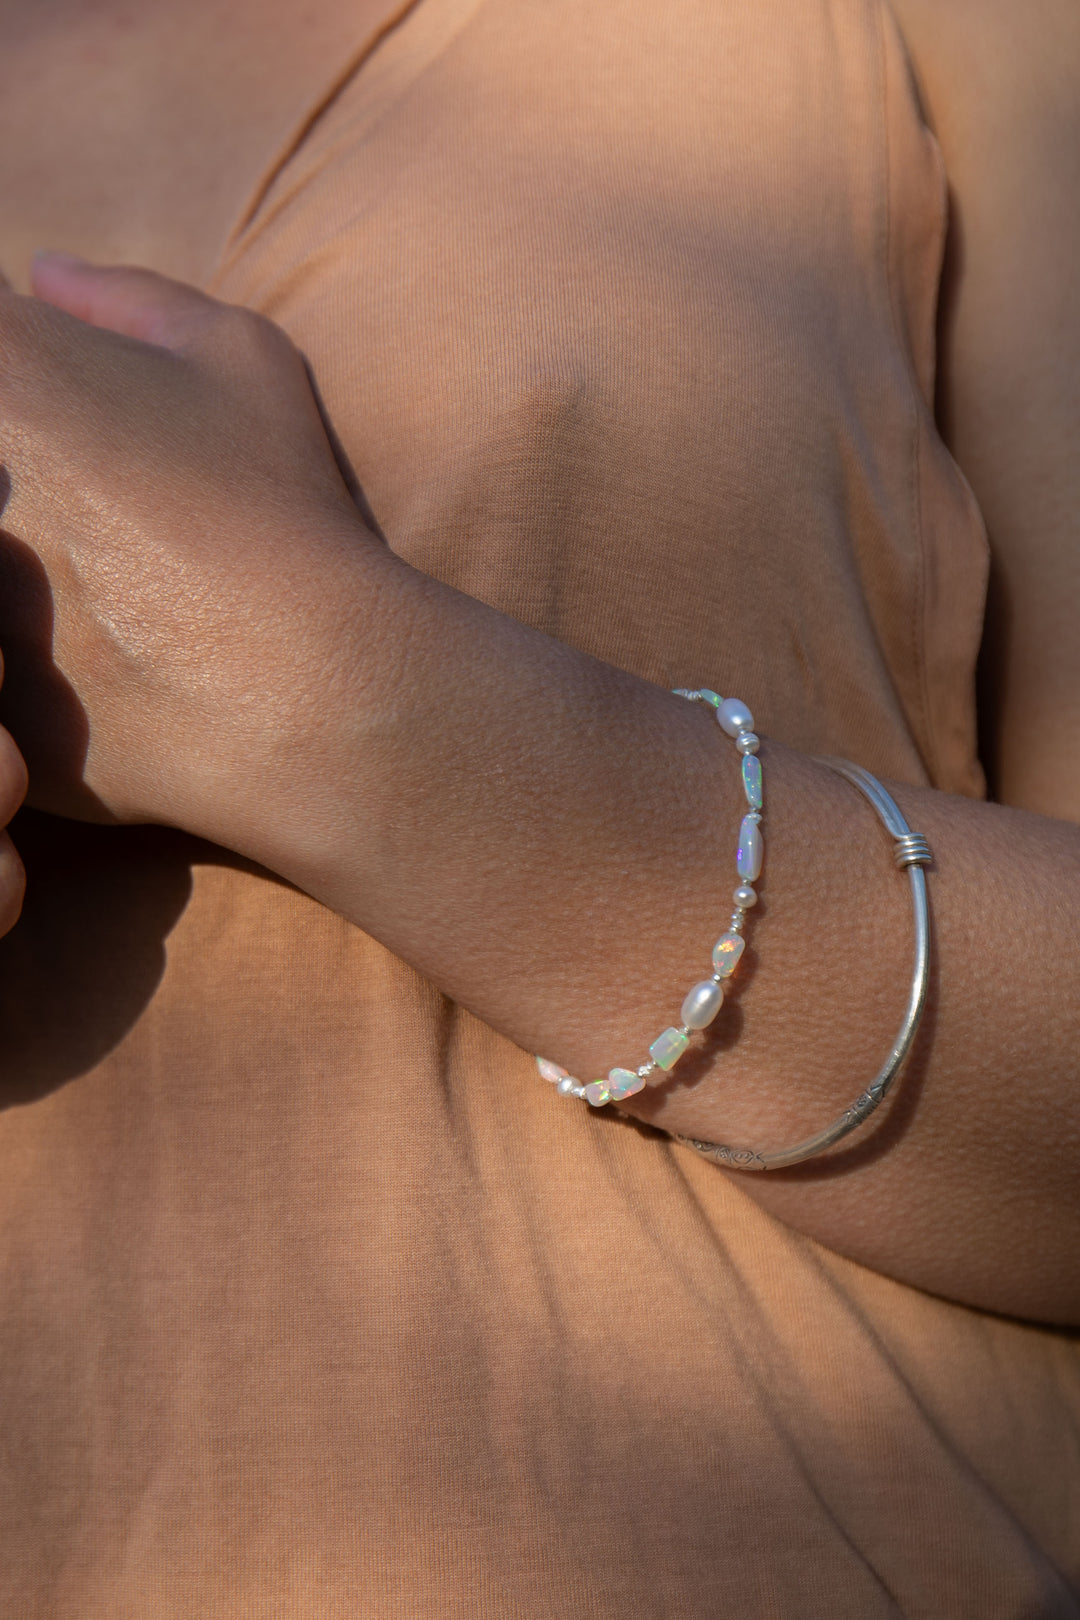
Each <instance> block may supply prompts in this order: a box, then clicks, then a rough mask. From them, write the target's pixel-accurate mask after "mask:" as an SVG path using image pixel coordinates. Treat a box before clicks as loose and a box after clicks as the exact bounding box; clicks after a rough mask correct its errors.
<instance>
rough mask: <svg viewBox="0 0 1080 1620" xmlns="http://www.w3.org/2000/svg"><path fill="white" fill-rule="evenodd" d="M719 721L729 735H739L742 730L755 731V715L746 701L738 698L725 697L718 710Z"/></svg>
mask: <svg viewBox="0 0 1080 1620" xmlns="http://www.w3.org/2000/svg"><path fill="white" fill-rule="evenodd" d="M716 719H717V723H718V724H719V725H721V726H722V727H723V728H724V730H725V731H726V732H727V734H728V736H729V737H737V736H738V734H739V732H740V731H753V729H754V717H753V715H752V714H751V713H750V710H749V709H748V708H747V707H746V704H745V703H740V702H739V700H738V698H725V699H724V701H723V703H721V705H720V707H719V708H718V709H717V711H716Z"/></svg>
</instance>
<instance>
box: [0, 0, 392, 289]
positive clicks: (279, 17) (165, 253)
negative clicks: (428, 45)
mask: <svg viewBox="0 0 1080 1620" xmlns="http://www.w3.org/2000/svg"><path fill="white" fill-rule="evenodd" d="M396 9H397V8H396V7H394V6H393V5H391V4H390V3H389V0H351V3H350V4H348V5H343V4H342V3H341V0H230V3H229V4H228V5H221V4H220V0H184V4H183V5H180V4H177V3H176V0H0V40H2V42H3V48H2V50H0V199H2V203H3V206H2V207H0V267H2V268H3V270H4V272H5V274H6V275H7V276H8V277H9V279H11V280H12V281H13V283H14V284H15V285H16V286H17V287H18V288H19V289H20V290H26V288H27V276H28V267H29V261H30V258H31V256H32V254H33V253H34V251H35V250H36V249H38V248H46V247H48V248H62V249H64V250H66V251H68V252H74V253H81V254H83V255H85V256H86V257H89V258H93V259H97V260H101V261H113V262H128V263H141V264H146V265H150V266H152V267H153V268H155V269H158V270H161V271H164V272H165V273H167V274H170V275H173V276H176V277H179V278H181V279H184V280H188V281H194V282H200V281H202V280H204V279H205V278H206V277H207V275H208V274H209V273H210V272H211V271H212V270H213V268H214V266H215V264H216V262H217V259H218V256H219V254H220V251H221V249H222V246H223V245H224V243H225V241H226V239H227V237H228V234H229V231H230V229H231V227H232V226H233V224H234V223H235V221H236V219H237V216H238V214H239V213H240V212H241V210H242V209H243V207H244V205H245V203H246V202H247V200H248V198H249V197H250V196H251V193H252V190H253V188H254V187H255V186H256V185H257V183H258V181H259V178H260V176H261V175H262V174H263V173H264V172H265V170H266V167H267V165H268V164H269V163H270V162H272V161H273V159H274V157H275V155H276V154H277V153H278V152H279V151H280V150H281V148H282V147H283V145H284V144H285V143H286V142H287V141H288V140H289V138H290V136H291V135H292V133H293V132H294V131H295V129H296V128H297V126H298V124H299V123H300V121H301V120H302V119H303V117H304V116H305V114H306V113H307V111H308V110H309V109H310V107H311V106H312V105H313V104H315V103H316V102H317V101H318V99H319V98H320V96H322V95H323V94H324V93H325V92H326V90H327V89H328V88H330V87H331V86H332V85H333V84H334V82H335V80H336V79H337V78H338V76H339V75H340V74H341V72H342V71H343V70H345V69H346V68H347V66H348V64H349V62H350V60H352V58H353V57H354V56H355V54H356V52H357V51H358V50H359V49H360V48H361V47H362V46H363V44H364V42H365V41H366V40H367V39H368V38H369V37H370V35H371V33H372V31H373V30H374V29H375V28H377V27H378V25H379V24H380V23H381V22H382V21H384V20H385V19H386V18H387V17H388V16H391V15H392V14H393V12H394V11H395V10H396Z"/></svg>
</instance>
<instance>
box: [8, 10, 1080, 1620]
mask: <svg viewBox="0 0 1080 1620" xmlns="http://www.w3.org/2000/svg"><path fill="white" fill-rule="evenodd" d="M946 219H947V198H946V183H945V177H944V175H943V172H942V165H941V161H940V155H939V152H938V150H937V147H936V145H935V143H934V141H933V139H932V137H931V136H930V134H929V133H928V131H927V129H926V128H925V126H924V124H923V121H922V119H921V117H920V113H919V109H918V105H917V102H916V99H915V96H914V93H913V90H912V86H911V82H910V78H909V72H908V67H907V63H906V59H905V56H904V52H903V48H902V45H901V42H900V40H899V37H898V35H897V33H896V30H895V27H894V25H893V22H892V19H891V16H890V14H889V12H888V11H887V10H886V9H884V8H883V7H882V6H881V5H880V4H878V3H877V0H800V3H799V4H798V5H792V4H790V3H784V0H754V3H753V4H752V5H751V4H749V3H746V0H739V3H735V0H624V3H620V4H612V3H611V0H574V3H573V4H571V3H570V0H421V3H419V4H414V5H412V6H404V7H403V8H401V11H400V14H399V15H398V16H397V17H396V18H395V19H394V20H393V24H392V26H390V27H389V28H388V29H386V30H384V31H383V32H382V33H381V34H380V35H379V37H378V38H376V39H373V40H372V41H370V42H369V45H368V47H367V48H365V50H364V51H362V52H361V53H359V54H358V57H357V60H356V61H354V62H351V63H343V64H342V72H341V75H340V78H339V79H338V81H337V82H336V83H335V84H334V85H330V86H327V92H326V94H325V96H324V97H323V98H322V99H321V100H320V102H319V103H318V104H317V105H316V106H314V107H313V108H312V109H311V113H310V116H309V117H308V118H307V119H306V120H305V122H304V124H303V126H302V128H300V129H299V130H298V131H297V132H296V136H295V139H293V140H292V141H291V142H290V143H289V146H288V148H287V149H286V150H285V151H283V152H281V153H279V154H278V155H277V156H276V157H275V158H274V159H273V161H272V162H270V163H269V164H268V168H267V171H266V174H265V177H264V179H263V181H262V183H261V184H260V186H259V189H258V191H257V193H256V194H255V195H254V196H253V197H252V198H251V200H250V204H249V206H248V208H247V209H246V211H245V213H244V215H243V217H242V218H241V219H239V220H238V221H237V225H236V228H235V230H234V232H233V234H232V237H231V240H230V243H229V246H228V250H227V252H226V255H225V257H224V259H223V261H222V263H221V264H220V265H219V267H218V269H217V271H216V273H215V275H214V277H213V278H212V281H211V282H210V290H211V291H212V292H214V293H215V294H217V295H218V296H221V297H224V298H227V299H230V300H233V301H236V302H241V303H246V304H249V305H251V306H252V307H254V308H256V309H259V310H261V311H263V312H265V313H266V314H268V315H269V316H271V317H272V318H273V319H274V320H276V321H278V322H280V323H281V324H282V325H283V326H284V327H285V328H286V329H287V330H288V331H289V332H290V333H291V334H292V336H293V337H294V338H295V340H296V341H297V342H298V343H299V344H300V345H301V347H302V348H303V349H304V350H305V352H306V354H307V355H308V357H309V359H310V360H311V363H312V366H313V368H314V372H315V375H316V377H317V379H318V383H319V386H320V389H321V392H322V394H323V397H324V399H325V402H326V405H327V407H328V410H329V413H330V416H331V417H332V419H333V421H334V422H335V424H336V427H337V430H338V432H339V434H340V436H341V439H342V442H343V444H344V446H345V449H346V451H347V453H348V455H349V456H350V458H351V460H352V462H353V464H354V466H355V468H356V470H357V473H358V476H359V478H360V481H361V483H362V486H363V489H364V493H365V496H366V498H367V500H368V501H369V503H370V506H371V509H372V511H373V513H374V515H375V518H376V519H377V521H378V523H379V525H380V527H381V529H382V530H383V532H384V533H385V535H386V537H387V539H388V541H389V543H390V544H391V545H392V546H393V548H394V549H395V550H396V551H398V552H399V553H400V554H401V555H402V556H404V557H406V558H407V559H408V560H409V561H410V562H412V563H414V564H416V565H417V566H418V567H420V568H422V569H424V570H426V571H428V572H430V573H431V574H433V575H435V576H436V577H438V578H439V579H442V580H445V581H447V582H449V583H451V584H453V585H455V586H457V587H459V588H461V589H462V590H465V591H468V592H470V593H472V594H474V595H476V596H479V597H481V598H483V599H484V600H485V601H487V602H490V603H492V604H494V605H495V606H496V607H498V608H500V609H502V610H503V611H505V612H506V613H509V614H512V615H514V616H515V617H517V618H518V619H521V620H524V621H527V622H528V623H530V624H532V625H535V626H537V627H539V628H540V629H542V630H544V631H546V632H548V633H549V634H551V635H553V636H556V637H559V638H560V639H562V640H564V641H566V642H568V643H570V644H572V645H574V646H576V647H580V648H583V649H586V650H588V651H589V652H591V653H594V654H596V655H598V656H599V657H601V658H604V659H607V660H609V661H610V662H612V663H614V664H617V665H619V666H621V667H623V668H625V669H628V670H632V671H635V672H636V673H638V674H640V675H642V676H645V677H647V678H648V679H650V680H654V681H657V682H660V683H662V684H663V685H665V686H672V685H695V686H696V685H699V684H703V683H704V684H708V685H710V686H713V687H715V688H717V689H718V690H721V691H726V690H731V689H733V690H737V691H738V692H740V693H741V694H743V695H745V696H746V697H747V699H748V700H749V701H750V702H751V703H752V707H753V709H754V712H755V715H756V716H757V719H758V722H759V725H760V728H761V729H762V730H763V731H764V732H766V733H767V734H768V735H770V736H773V737H777V738H780V739H782V740H784V741H786V742H788V743H791V744H793V745H795V746H797V747H800V748H803V749H806V750H809V751H813V752H821V753H830V754H831V753H838V754H843V755H846V756H847V757H849V758H852V759H855V760H858V761H859V762H861V763H862V764H864V765H865V766H867V767H868V768H870V769H871V770H874V771H876V772H880V773H882V774H884V775H887V776H891V777H894V778H897V779H900V780H906V781H910V782H922V783H931V784H933V785H935V786H938V787H941V788H944V789H948V790H950V791H954V792H962V793H969V794H979V793H980V792H981V791H982V778H981V775H980V772H979V767H978V763H977V759H976V754H975V714H974V676H973V672H974V662H975V656H976V650H977V646H978V642H979V637H980V633H981V623H982V611H983V592H984V582H985V573H986V543H985V536H984V533H983V529H982V524H981V520H980V517H979V513H978V511H977V509H976V507H975V504H974V502H973V499H972V497H971V494H970V492H969V490H968V488H967V486H966V485H965V483H964V480H963V479H962V477H961V475H960V473H959V472H958V470H957V468H956V467H955V465H954V464H953V463H952V461H951V460H950V457H949V455H948V454H947V452H946V450H945V448H944V446H943V444H942V442H941V440H940V438H939V437H938V435H937V432H936V431H935V426H934V421H933V415H932V409H931V404H930V401H931V399H932V394H933V368H934V322H935V313H936V304H937V294H938V282H939V275H940V266H941V257H942V250H943V239H944V232H945V228H946ZM436 791H437V787H436V786H435V785H433V792H436ZM17 836H18V839H19V842H20V845H21V847H22V848H23V849H24V851H25V854H26V857H27V863H28V867H29V871H30V888H29V893H28V901H27V910H26V915H25V919H24V921H23V923H22V924H21V925H20V927H19V928H18V929H17V930H16V931H15V933H14V934H12V935H11V936H10V937H9V938H8V939H7V940H5V941H4V942H3V943H2V945H0V995H2V996H3V1027H4V1030H5V1038H4V1043H3V1047H4V1050H3V1057H2V1064H3V1073H2V1101H3V1102H4V1104H5V1105H6V1106H5V1107H4V1108H3V1111H2V1112H0V1162H2V1173H0V1412H2V1414H3V1417H2V1422H0V1610H2V1612H3V1613H4V1614H10V1615H19V1616H20V1617H21V1620H69V1617H70V1620H150V1617H153V1620H174V1617H175V1620H190V1616H192V1615H207V1616H214V1617H215V1620H239V1617H241V1616H243V1617H248V1616H252V1617H253V1616H259V1617H263V1616H266V1617H269V1616H275V1617H278V1616H280V1617H287V1620H293V1617H295V1620H308V1617H310V1620H316V1617H317V1620H336V1617H341V1620H346V1617H347V1620H356V1617H357V1616H363V1617H364V1620H404V1617H417V1620H444V1617H445V1620H450V1617H459V1616H460V1617H462V1620H465V1617H468V1620H476V1617H477V1616H482V1617H484V1620H511V1617H513V1620H555V1617H564V1616H566V1617H575V1620H630V1617H632V1620H687V1617H694V1620H697V1617H701V1620H706V1617H708V1620H712V1617H715V1616H718V1615H731V1616H737V1617H739V1620H744V1617H745V1620H758V1617H771V1616H785V1617H786V1616H792V1615H798V1616H800V1617H802V1620H815V1617H819V1616H820V1617H822V1620H825V1617H828V1620H844V1617H851V1620H876V1617H878V1616H880V1617H885V1616H897V1615H903V1616H918V1617H926V1620H942V1617H944V1616H949V1617H950V1620H968V1617H970V1620H987V1617H988V1616H992V1617H997V1620H1005V1617H1009V1620H1013V1617H1015V1620H1035V1617H1039V1620H1042V1617H1051V1616H1052V1617H1058V1616H1061V1617H1065V1616H1076V1615H1078V1614H1080V1596H1078V1593H1080V1344H1078V1342H1077V1338H1076V1336H1075V1335H1070V1334H1068V1333H1062V1332H1056V1331H1053V1330H1051V1329H1047V1328H1042V1327H1037V1326H1031V1325H1027V1324H1022V1323H1017V1322H1011V1321H1006V1320H1003V1319H999V1318H996V1317H993V1316H991V1315H988V1314H983V1313H980V1312H977V1311H973V1310H970V1309H966V1308H963V1307H960V1306H957V1305H953V1304H949V1303H946V1302H944V1301H941V1300H938V1299H934V1298H931V1297H929V1296H927V1295H925V1294H922V1293H920V1292H919V1291H917V1290H915V1289H912V1288H908V1287H905V1286H902V1285H900V1284H898V1283H895V1282H892V1281H890V1280H888V1279H886V1278H883V1277H881V1276H878V1275H875V1274H873V1273H871V1272H869V1271H867V1270H865V1269H862V1268H860V1267H859V1266H857V1265H855V1264H853V1263H851V1262H849V1261H846V1260H844V1259H841V1258H839V1257H838V1256H836V1255H833V1254H830V1253H828V1252H827V1251H825V1250H824V1249H822V1248H821V1247H820V1246H818V1245H817V1244H815V1243H814V1242H812V1241H811V1240H809V1239H807V1238H804V1237H801V1236H799V1235H797V1234H795V1233H793V1232H791V1231H790V1230H788V1229H787V1228H785V1227H784V1226H782V1225H781V1224H780V1223H778V1222H777V1221H775V1220H773V1219H771V1218H770V1217H769V1216H768V1215H766V1214H764V1213H763V1212H762V1211H761V1210H760V1209H758V1208H757V1207H756V1205H755V1204H754V1203H753V1202H752V1200H751V1199H750V1198H749V1197H748V1196H747V1194H746V1192H745V1190H744V1186H743V1184H741V1183H740V1181H739V1179H738V1177H737V1176H732V1175H728V1174H725V1173H724V1172H722V1171H720V1170H718V1169H717V1168H716V1167H715V1166H713V1165H711V1164H709V1163H707V1162H705V1161H704V1160H702V1159H699V1158H698V1157H696V1156H695V1155H694V1154H693V1153H692V1152H690V1151H689V1150H687V1149H685V1148H682V1147H680V1146H678V1145H676V1144H674V1143H672V1142H671V1141H669V1140H667V1139H666V1138H664V1137H663V1136H661V1135H660V1134H658V1133H656V1132H653V1131H650V1130H647V1129H644V1128H642V1127H639V1126H636V1125H634V1124H632V1123H630V1122H629V1121H626V1120H621V1119H619V1118H617V1117H603V1116H601V1115H600V1114H595V1113H592V1112H590V1111H589V1110H588V1109H586V1108H583V1107H581V1106H580V1105H572V1104H567V1103H565V1102H563V1101H562V1100H561V1099H559V1098H558V1097H556V1096H555V1094H554V1092H553V1090H552V1089H551V1088H550V1087H548V1086H545V1085H544V1084H542V1083H541V1082H540V1081H539V1080H538V1079H537V1076H536V1073H535V1069H534V1067H533V1064H532V1061H531V1059H530V1058H529V1057H528V1056H527V1055H526V1054H524V1053H522V1052H521V1051H519V1050H518V1049H517V1048H515V1047H514V1046H513V1045H512V1044H510V1043H509V1042H508V1041H506V1040H505V1039H503V1038H501V1037H500V1036H498V1035H497V1034H495V1033H494V1032H493V1031H491V1030H490V1029H488V1028H486V1027H485V1026H483V1025H482V1024H480V1023H479V1022H478V1021H477V1020H475V1019H474V1018H472V1017H470V1016H469V1015H468V1014H466V1013H464V1012H463V1011H461V1010H460V1009H459V1008H458V1007H456V1006H455V1005H454V1004H452V1003H451V1002H450V1001H448V1000H447V999H446V998H445V997H443V996H442V995H441V994H440V993H439V991H438V990H437V989H436V988H434V987H433V986H431V985H430V984H427V983H425V982H424V981H423V980H422V979H421V978H419V977H418V976H417V975H416V974H415V973H414V972H413V971H412V970H411V969H409V968H408V967H407V966H406V965H404V964H403V963H402V962H400V961H398V960H397V959H395V958H394V957H393V956H391V955H390V954H389V953H388V952H387V951H385V950H384V949H383V948H382V947H381V946H379V945H378V944H377V943H376V942H375V941H373V940H372V939H370V938H368V937H366V936H365V935H364V934H363V933H361V932H360V931H359V930H357V929H356V928H354V927H351V926H350V925H349V924H348V923H346V922H344V921H343V920H341V919H340V918H338V917H337V916H335V915H333V914H332V913H330V912H329V911H327V910H326V909H324V908H323V907H321V906H320V905H318V904H317V903H316V902H314V901H313V900H311V899H309V898H308V897H306V896H304V895H302V894H299V893H297V892H295V891H294V890H293V889H291V888H290V887H289V886H288V885H286V884H284V883H282V882H280V881H278V880H276V879H275V878H273V877H272V876H270V875H269V874H267V873H265V872H262V871H259V870H257V869H254V868H252V867H250V866H249V865H247V864H245V863H244V862H242V861H240V860H238V859H236V858H234V857H232V856H230V855H228V854H227V853H226V852H224V851H220V850H215V849H213V848H211V847H209V846H207V845H205V844H201V843H199V842H197V841H195V840H192V839H189V838H187V837H185V836H183V835H181V834H178V833H174V832H170V831H168V830H165V829H147V828H136V829H106V828H74V827H70V826H67V825H65V824H63V823H59V822H55V821H51V820H50V819H49V818H46V817H41V816H37V817H34V816H24V817H23V818H22V819H21V827H20V830H19V833H18V835H17ZM527 948H528V942H527V941H508V942H507V950H508V951H514V952H517V951H520V952H525V951H527ZM862 1078H863V1077H861V1076H849V1077H846V1078H845V1077H842V1076H841V1077H838V1094H839V1095H843V1094H846V1093H851V1094H854V1092H855V1091H856V1090H857V1089H858V1086H859V1084H861V1083H862ZM841 1082H842V1083H841Z"/></svg>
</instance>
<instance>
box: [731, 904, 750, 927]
mask: <svg viewBox="0 0 1080 1620" xmlns="http://www.w3.org/2000/svg"><path fill="white" fill-rule="evenodd" d="M745 921H746V912H745V911H744V910H743V908H742V906H736V907H735V910H734V911H733V912H732V913H731V926H732V928H733V929H734V930H735V932H736V933H738V932H739V929H740V928H741V927H742V925H743V923H744V922H745Z"/></svg>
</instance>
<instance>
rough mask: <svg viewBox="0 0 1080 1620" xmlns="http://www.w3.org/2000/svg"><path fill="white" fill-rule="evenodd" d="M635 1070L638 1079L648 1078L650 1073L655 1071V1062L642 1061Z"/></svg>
mask: <svg viewBox="0 0 1080 1620" xmlns="http://www.w3.org/2000/svg"><path fill="white" fill-rule="evenodd" d="M637 1072H638V1078H639V1079H641V1080H647V1079H648V1078H649V1076H650V1074H654V1073H655V1072H656V1064H655V1063H643V1064H642V1065H641V1067H640V1069H639V1070H638V1071H637Z"/></svg>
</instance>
